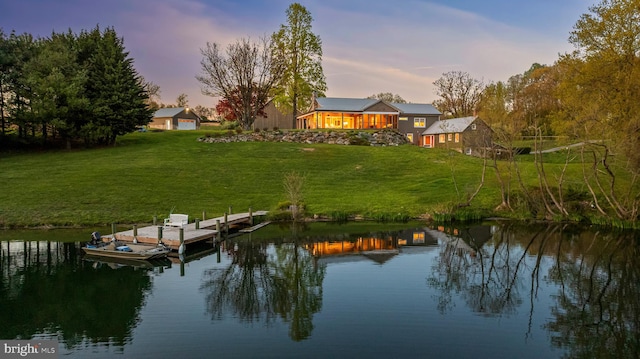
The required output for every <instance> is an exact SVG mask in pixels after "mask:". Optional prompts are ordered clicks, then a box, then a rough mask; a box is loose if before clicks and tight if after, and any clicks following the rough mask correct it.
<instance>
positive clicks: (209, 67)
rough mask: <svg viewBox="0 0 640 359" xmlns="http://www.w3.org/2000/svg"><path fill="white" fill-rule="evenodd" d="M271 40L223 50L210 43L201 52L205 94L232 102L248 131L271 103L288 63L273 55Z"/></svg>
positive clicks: (241, 42) (200, 78) (241, 43)
mask: <svg viewBox="0 0 640 359" xmlns="http://www.w3.org/2000/svg"><path fill="white" fill-rule="evenodd" d="M271 49H272V44H271V41H270V40H269V39H267V38H264V37H263V38H261V39H260V40H259V41H258V42H252V41H251V40H249V39H244V38H243V39H239V40H237V41H236V42H235V43H232V44H230V45H229V46H227V48H226V51H224V52H223V51H222V49H221V47H220V45H218V44H216V43H209V42H208V43H207V46H206V47H205V48H204V49H200V52H201V53H202V55H203V56H204V58H203V59H202V61H200V64H201V65H202V74H200V75H198V76H196V79H197V80H198V81H200V83H201V84H202V93H203V94H204V95H207V96H214V97H215V96H219V97H222V98H225V99H227V100H229V103H230V104H231V106H232V110H233V112H234V113H235V114H236V118H238V121H239V123H240V125H241V126H242V127H243V128H244V129H250V128H251V125H252V124H253V122H254V121H255V119H256V115H257V113H258V112H259V111H260V110H261V109H262V108H263V107H264V106H265V105H266V104H267V102H268V101H269V93H270V92H271V91H272V89H273V88H274V87H275V86H276V85H277V84H278V83H279V82H280V81H281V79H282V74H283V72H284V68H285V67H284V62H283V61H282V60H281V59H279V58H278V57H275V56H273V53H272V51H271Z"/></svg>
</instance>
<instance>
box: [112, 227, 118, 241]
mask: <svg viewBox="0 0 640 359" xmlns="http://www.w3.org/2000/svg"><path fill="white" fill-rule="evenodd" d="M116 232H117V230H116V224H115V223H111V236H112V238H113V239H116Z"/></svg>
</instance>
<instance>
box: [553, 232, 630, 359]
mask: <svg viewBox="0 0 640 359" xmlns="http://www.w3.org/2000/svg"><path fill="white" fill-rule="evenodd" d="M548 249H549V252H551V253H549V254H550V255H554V257H555V263H554V266H553V267H552V269H551V270H550V271H549V275H548V279H549V281H551V282H552V283H554V284H556V285H558V286H559V287H560V289H559V290H558V294H557V298H556V303H555V305H554V306H553V307H552V313H553V319H552V320H551V321H549V323H547V325H546V328H547V329H548V330H549V331H550V333H551V340H552V343H553V344H554V345H556V346H558V347H565V348H568V349H570V350H571V353H572V356H573V357H578V358H587V357H589V358H593V357H598V358H604V357H615V358H638V357H640V335H639V333H640V259H639V258H640V256H639V255H640V253H639V247H638V235H637V233H618V234H610V233H609V234H603V233H600V232H595V233H584V232H582V233H580V232H577V233H570V235H568V236H566V237H561V240H559V241H557V243H552V244H551V245H549V248H548Z"/></svg>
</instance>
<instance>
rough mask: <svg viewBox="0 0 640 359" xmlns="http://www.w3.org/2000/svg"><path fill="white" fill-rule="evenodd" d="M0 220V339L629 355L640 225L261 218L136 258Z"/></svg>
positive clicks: (637, 316) (222, 349)
mask: <svg viewBox="0 0 640 359" xmlns="http://www.w3.org/2000/svg"><path fill="white" fill-rule="evenodd" d="M85 239H88V233H85V232H84V231H64V230H57V231H4V232H0V249H1V253H0V254H1V256H0V278H1V279H0V280H1V282H0V339H31V338H38V339H47V338H53V339H57V340H58V341H59V343H60V348H59V353H60V357H68V358H111V357H122V358H175V357H182V358H210V357H221V358H284V357H293V358H298V357H305V358H307V357H319V358H343V357H348V358H353V357H371V358H399V357H401V358H427V357H428V358H562V357H576V358H611V357H615V358H637V357H640V328H639V325H640V256H639V254H640V250H639V249H640V243H639V236H638V233H634V232H624V233H621V232H618V233H614V232H607V231H603V230H597V229H588V228H587V229H585V228H577V227H572V226H567V225H559V224H551V225H547V224H544V225H527V226H524V225H518V224H514V223H498V222H492V223H483V224H477V225H470V226H457V227H427V226H425V225H424V224H415V223H414V224H406V225H403V226H400V225H381V224H366V223H357V224H350V225H343V226H339V225H334V224H326V223H314V224H309V225H305V226H295V227H291V226H278V225H273V224H272V225H270V226H267V227H265V228H263V229H260V230H259V231H257V232H254V233H252V234H247V235H244V236H240V237H234V238H230V239H228V240H227V241H226V242H225V243H224V246H222V248H219V249H218V250H216V249H213V248H200V249H198V251H196V250H195V249H193V250H188V251H187V253H186V255H185V256H183V257H172V258H169V259H167V260H165V261H160V262H154V263H152V264H149V265H147V266H139V265H138V266H136V265H128V264H126V263H104V262H97V261H92V260H88V258H86V257H84V256H83V254H82V250H81V249H80V247H81V245H82V242H83V241H84V240H85Z"/></svg>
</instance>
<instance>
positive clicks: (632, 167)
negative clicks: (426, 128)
mask: <svg viewBox="0 0 640 359" xmlns="http://www.w3.org/2000/svg"><path fill="white" fill-rule="evenodd" d="M638 19H640V0H601V2H600V3H598V4H596V5H593V6H591V7H590V8H589V13H586V14H583V15H582V16H581V17H580V18H579V19H578V21H577V22H576V23H575V25H574V28H573V31H572V32H571V33H570V36H569V42H570V43H571V44H572V45H574V50H573V51H572V52H569V53H565V54H562V55H560V56H559V58H558V59H557V61H556V62H555V63H554V64H553V65H541V64H537V63H535V64H533V65H532V66H531V67H530V68H529V69H528V70H527V71H525V72H524V73H522V74H517V75H514V76H511V77H510V78H509V79H508V80H507V81H498V82H493V83H490V84H487V85H485V84H484V83H483V81H481V80H478V79H475V78H473V77H472V76H471V75H469V74H468V73H466V72H463V71H452V72H448V73H445V74H443V77H442V78H440V79H438V80H437V81H436V82H434V85H435V86H436V93H437V94H438V95H439V96H440V99H438V100H436V101H435V102H434V105H435V106H436V107H437V108H438V109H439V110H440V111H441V112H442V113H443V114H444V115H445V116H447V117H464V116H472V115H478V116H479V117H480V118H481V119H482V120H484V121H485V122H487V123H488V124H489V125H490V126H491V128H492V129H493V131H494V132H493V141H494V142H495V143H497V144H499V145H500V147H501V149H496V151H495V152H494V153H497V152H500V151H501V152H507V153H508V155H507V158H509V159H510V161H506V162H505V161H497V157H494V161H493V164H492V165H491V166H492V167H493V168H494V169H495V172H496V175H497V178H498V183H499V185H500V187H501V194H502V204H501V207H502V208H504V209H513V208H514V207H515V206H517V203H522V202H525V203H528V207H529V208H530V209H531V211H532V213H533V212H538V214H539V215H541V216H544V217H546V218H568V217H571V216H572V215H574V214H575V213H576V212H578V213H580V212H585V211H594V212H596V213H598V214H599V215H602V216H604V217H605V218H610V219H611V220H612V221H623V222H626V223H629V222H634V221H637V220H638V218H639V215H640V187H639V186H640V151H639V150H638V149H640V101H638V99H639V98H640V40H639V39H640V22H639V21H638ZM548 137H556V138H563V139H565V141H564V143H566V144H579V146H575V147H566V148H565V151H564V154H565V156H566V158H565V159H564V161H563V162H564V165H563V166H562V168H561V169H559V170H557V171H554V172H553V173H550V172H547V171H548V168H549V167H548V166H547V165H546V164H545V162H544V158H543V156H542V154H541V153H540V152H539V150H540V145H541V144H542V141H543V139H546V138H548ZM523 138H529V139H533V153H534V164H535V169H536V171H537V177H538V179H539V180H538V184H537V185H536V186H534V187H529V186H527V185H526V184H525V183H523V181H522V175H521V169H520V167H519V166H518V162H517V161H515V156H514V155H515V153H514V150H516V149H517V144H518V143H519V142H520V143H521V142H522V139H523ZM575 161H579V162H580V163H581V164H582V170H581V174H580V175H579V176H581V177H582V178H579V179H577V178H571V177H570V171H569V164H570V163H572V162H575ZM512 180H515V182H516V183H517V187H518V189H519V191H517V193H518V197H517V198H513V195H514V193H516V191H514V188H511V182H512ZM576 183H579V185H576ZM583 193H584V194H583ZM571 197H574V198H573V199H576V198H579V199H582V200H583V203H587V204H588V205H587V206H586V207H587V208H582V209H576V208H573V207H572V206H573V205H572V204H571V203H572V201H570V199H571ZM573 203H575V201H573Z"/></svg>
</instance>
